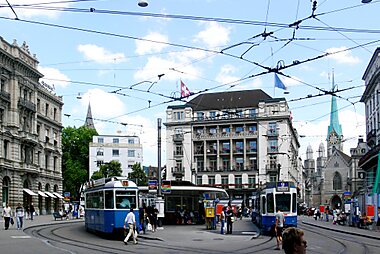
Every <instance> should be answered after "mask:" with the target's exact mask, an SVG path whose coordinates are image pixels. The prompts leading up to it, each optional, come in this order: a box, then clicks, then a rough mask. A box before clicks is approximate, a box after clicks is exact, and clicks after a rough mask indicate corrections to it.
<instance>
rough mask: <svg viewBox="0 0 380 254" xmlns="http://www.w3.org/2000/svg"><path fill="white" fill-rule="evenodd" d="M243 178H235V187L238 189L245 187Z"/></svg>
mask: <svg viewBox="0 0 380 254" xmlns="http://www.w3.org/2000/svg"><path fill="white" fill-rule="evenodd" d="M242 183H243V182H242V178H241V176H235V187H236V189H241V188H242V187H243V186H242Z"/></svg>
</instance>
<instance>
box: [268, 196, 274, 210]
mask: <svg viewBox="0 0 380 254" xmlns="http://www.w3.org/2000/svg"><path fill="white" fill-rule="evenodd" d="M267 199H268V200H267V211H268V213H274V199H273V193H268V194H267Z"/></svg>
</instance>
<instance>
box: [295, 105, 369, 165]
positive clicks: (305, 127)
mask: <svg viewBox="0 0 380 254" xmlns="http://www.w3.org/2000/svg"><path fill="white" fill-rule="evenodd" d="M294 120H295V121H294V126H295V128H296V129H297V131H298V134H300V135H305V137H304V138H300V139H299V141H300V144H301V147H300V156H301V157H302V159H303V160H304V159H305V158H306V149H307V146H308V145H311V147H312V148H313V151H314V159H315V158H316V157H317V151H318V148H319V144H320V143H321V142H323V144H324V146H325V149H327V148H326V145H327V143H326V138H327V128H328V126H329V124H330V121H329V118H328V117H327V118H326V119H325V120H322V121H320V122H315V123H314V122H305V121H297V119H294ZM339 122H340V124H341V125H342V132H343V140H344V143H343V152H344V153H346V154H347V155H350V148H354V147H356V145H357V143H358V138H359V137H362V136H363V135H365V116H364V115H361V114H359V113H357V112H354V111H351V110H344V111H340V112H339ZM326 153H327V150H326ZM325 155H327V154H325Z"/></svg>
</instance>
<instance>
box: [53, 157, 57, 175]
mask: <svg viewBox="0 0 380 254" xmlns="http://www.w3.org/2000/svg"><path fill="white" fill-rule="evenodd" d="M57 166H58V157H57V156H54V162H53V171H56V170H57Z"/></svg>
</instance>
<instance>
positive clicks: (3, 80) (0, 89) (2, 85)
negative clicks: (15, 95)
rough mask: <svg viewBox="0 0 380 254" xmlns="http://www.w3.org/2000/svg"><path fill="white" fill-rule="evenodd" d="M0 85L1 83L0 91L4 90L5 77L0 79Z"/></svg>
mask: <svg viewBox="0 0 380 254" xmlns="http://www.w3.org/2000/svg"><path fill="white" fill-rule="evenodd" d="M0 85H1V87H0V91H1V92H5V90H6V89H5V79H1V81H0Z"/></svg>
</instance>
